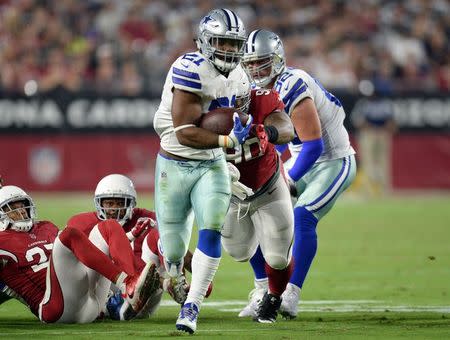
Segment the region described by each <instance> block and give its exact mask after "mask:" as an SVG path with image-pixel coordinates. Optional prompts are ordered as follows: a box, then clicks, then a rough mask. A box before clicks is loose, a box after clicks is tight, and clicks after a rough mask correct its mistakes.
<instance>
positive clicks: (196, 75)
mask: <svg viewBox="0 0 450 340" xmlns="http://www.w3.org/2000/svg"><path fill="white" fill-rule="evenodd" d="M243 72H244V70H243V69H242V68H241V67H240V66H238V67H237V68H235V69H234V70H233V71H231V72H230V74H229V76H228V78H227V77H225V76H224V75H222V74H221V73H220V72H219V71H217V69H216V68H215V67H214V66H213V65H212V64H211V63H210V62H209V61H208V60H207V59H205V57H204V56H203V55H202V54H201V53H200V52H198V51H197V52H194V53H187V54H185V55H183V56H181V57H179V58H178V59H177V60H176V61H175V62H174V63H173V64H172V66H171V67H170V71H169V72H168V74H167V78H166V82H165V84H164V89H163V93H162V97H161V104H160V105H159V108H158V111H157V112H156V114H155V117H154V120H153V126H154V128H155V130H156V132H157V133H158V135H159V137H160V138H161V147H162V148H163V149H164V150H166V151H167V152H170V153H171V154H174V155H177V156H181V157H185V158H189V159H197V160H207V159H214V158H217V156H219V155H222V154H223V149H222V148H216V149H194V148H191V147H188V146H185V145H181V144H180V143H179V142H178V139H177V137H176V134H175V132H174V128H173V122H172V113H171V110H172V99H173V92H172V91H173V88H176V89H179V90H183V91H187V92H191V93H195V94H196V95H198V96H199V97H200V98H201V102H202V112H203V113H206V112H208V111H211V110H214V109H216V108H218V107H234V103H235V101H236V93H237V82H238V81H239V80H240V79H242V77H243V76H242V74H243Z"/></svg>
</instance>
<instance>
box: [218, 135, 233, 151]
mask: <svg viewBox="0 0 450 340" xmlns="http://www.w3.org/2000/svg"><path fill="white" fill-rule="evenodd" d="M217 144H219V146H221V147H222V148H226V149H231V148H234V142H233V140H232V139H231V138H230V137H229V136H225V135H219V140H218V142H217Z"/></svg>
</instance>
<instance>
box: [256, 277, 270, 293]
mask: <svg viewBox="0 0 450 340" xmlns="http://www.w3.org/2000/svg"><path fill="white" fill-rule="evenodd" d="M254 283H255V288H256V289H264V290H268V289H269V279H268V278H267V277H265V278H264V279H255V281H254Z"/></svg>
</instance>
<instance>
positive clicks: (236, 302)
mask: <svg viewBox="0 0 450 340" xmlns="http://www.w3.org/2000/svg"><path fill="white" fill-rule="evenodd" d="M247 303H248V301H247V300H226V301H213V302H209V301H205V302H203V303H202V307H203V306H206V307H220V306H230V305H231V306H236V305H242V306H246V305H247ZM345 303H346V304H357V305H361V304H365V303H384V301H380V300H310V301H301V304H302V305H335V304H345ZM161 306H171V307H172V306H178V304H177V303H176V302H175V301H172V300H164V301H162V302H161Z"/></svg>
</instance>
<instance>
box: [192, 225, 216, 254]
mask: <svg viewBox="0 0 450 340" xmlns="http://www.w3.org/2000/svg"><path fill="white" fill-rule="evenodd" d="M197 248H198V249H199V250H201V251H202V252H203V253H204V254H206V255H208V256H211V257H220V256H221V253H222V243H220V232H218V231H216V230H211V229H203V230H200V231H199V232H198V244H197Z"/></svg>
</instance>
